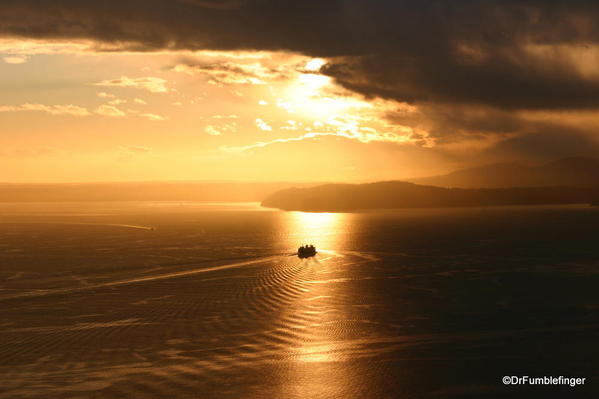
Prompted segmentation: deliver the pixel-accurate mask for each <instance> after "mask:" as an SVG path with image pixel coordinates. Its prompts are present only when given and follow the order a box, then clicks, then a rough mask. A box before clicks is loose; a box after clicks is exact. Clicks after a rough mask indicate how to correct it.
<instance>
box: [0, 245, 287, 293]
mask: <svg viewBox="0 0 599 399" xmlns="http://www.w3.org/2000/svg"><path fill="white" fill-rule="evenodd" d="M280 257H281V256H280V255H274V256H266V257H261V258H258V259H252V260H246V261H242V262H234V263H228V264H225V265H219V266H213V267H205V268H201V269H191V270H183V271H178V272H171V273H164V274H158V275H153V276H146V277H137V278H130V279H125V280H118V281H111V282H108V283H101V284H93V285H91V284H90V285H88V286H85V287H74V288H60V289H54V290H38V291H32V292H25V293H22V294H18V295H13V296H8V297H0V301H5V300H9V299H19V298H33V297H41V296H49V295H57V294H66V293H71V292H80V291H89V290H94V289H99V288H107V287H117V286H121V285H128V284H138V283H145V282H150V281H157V280H166V279H171V278H178V277H183V276H191V275H195V274H202V273H210V272H215V271H219V270H227V269H235V268H238V267H243V266H248V265H253V264H258V263H264V262H268V261H271V260H275V259H280Z"/></svg>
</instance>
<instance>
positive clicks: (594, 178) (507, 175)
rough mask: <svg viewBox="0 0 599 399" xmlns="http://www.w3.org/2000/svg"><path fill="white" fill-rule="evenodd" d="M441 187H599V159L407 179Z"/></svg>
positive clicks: (509, 165) (510, 165) (507, 165)
mask: <svg viewBox="0 0 599 399" xmlns="http://www.w3.org/2000/svg"><path fill="white" fill-rule="evenodd" d="M406 180H407V181H409V182H412V183H417V184H423V185H432V186H439V187H456V188H500V187H548V186H562V187H564V186H569V187H596V186H599V158H584V157H571V158H563V159H560V160H557V161H554V162H550V163H547V164H545V165H541V166H526V165H520V164H515V163H498V164H492V165H484V166H480V167H475V168H468V169H462V170H458V171H455V172H452V173H449V174H446V175H440V176H432V177H424V178H416V179H406Z"/></svg>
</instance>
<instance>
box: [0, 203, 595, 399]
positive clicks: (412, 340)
mask: <svg viewBox="0 0 599 399" xmlns="http://www.w3.org/2000/svg"><path fill="white" fill-rule="evenodd" d="M301 244H314V245H316V247H317V249H318V251H319V253H318V254H317V256H316V257H314V258H310V259H299V258H297V257H296V256H294V255H293V253H294V252H295V251H296V250H297V247H298V246H299V245H301ZM598 271H599V208H597V207H595V208H592V207H588V206H567V207H497V208H463V209H427V210H418V209H411V210H394V211H380V212H365V213H353V214H332V213H301V212H280V211H274V210H269V209H264V208H260V207H259V206H258V205H257V204H247V203H241V204H202V203H178V202H177V203H173V202H168V203H155V202H144V203H78V204H75V203H64V204H63V203H58V204H56V203H55V204H7V203H5V204H0V398H11V399H12V398H140V399H143V398H208V399H210V398H219V399H220V398H225V399H227V398H285V399H287V398H290V399H294V398H301V399H311V398H512V397H522V398H536V397H539V398H553V397H555V398H570V397H589V398H593V397H599V360H598V359H599V344H598V342H599V341H598V338H599V334H598V333H599V318H598V315H599V274H598ZM506 375H508V376H530V377H542V376H555V377H559V376H565V377H581V378H583V377H584V378H586V383H585V385H584V386H577V387H570V386H538V385H537V386H531V385H528V386H504V385H503V384H502V377H503V376H506Z"/></svg>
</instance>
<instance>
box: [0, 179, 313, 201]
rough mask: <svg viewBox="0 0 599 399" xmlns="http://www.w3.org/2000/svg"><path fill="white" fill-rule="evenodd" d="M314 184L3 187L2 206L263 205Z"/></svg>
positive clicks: (143, 184) (0, 184)
mask: <svg viewBox="0 0 599 399" xmlns="http://www.w3.org/2000/svg"><path fill="white" fill-rule="evenodd" d="M294 185H295V186H297V185H300V186H309V185H315V183H295V184H293V183H285V182H273V183H261V182H123V183H70V184H66V183H62V184H58V183H57V184H42V183H39V184H33V183H25V184H18V183H0V202H60V201H67V202H78V201H219V202H222V201H226V202H235V201H240V202H241V201H261V200H262V199H263V198H264V197H265V196H267V195H268V194H270V193H273V192H275V191H277V190H281V189H283V188H288V187H293V186H294Z"/></svg>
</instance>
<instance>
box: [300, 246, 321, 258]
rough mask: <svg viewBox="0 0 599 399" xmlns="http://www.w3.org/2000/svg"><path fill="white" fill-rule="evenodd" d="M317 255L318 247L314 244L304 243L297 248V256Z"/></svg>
mask: <svg viewBox="0 0 599 399" xmlns="http://www.w3.org/2000/svg"><path fill="white" fill-rule="evenodd" d="M314 255H316V247H315V246H314V245H304V246H301V247H299V248H298V249H297V256H299V257H300V258H302V259H303V258H309V257H312V256H314Z"/></svg>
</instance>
